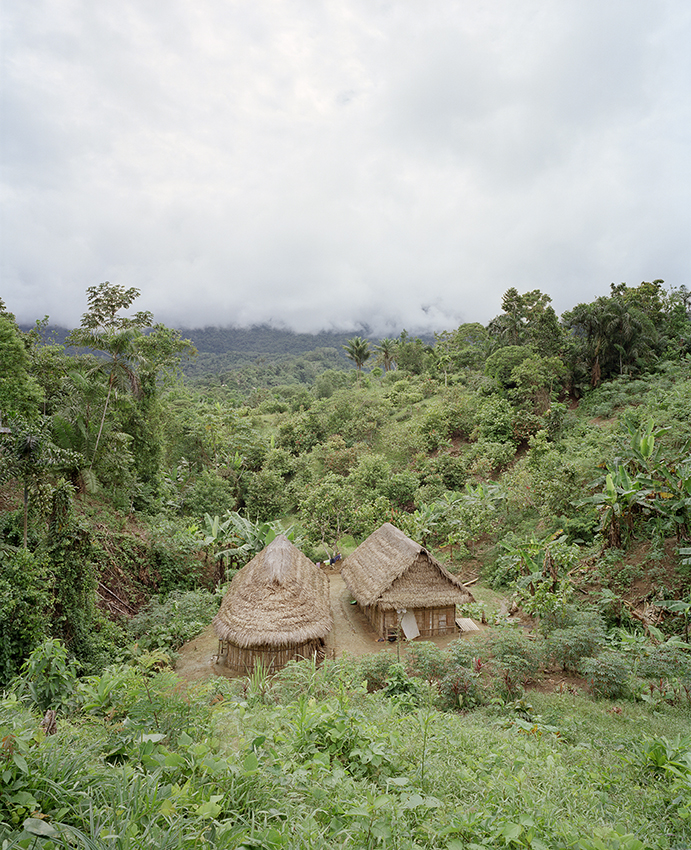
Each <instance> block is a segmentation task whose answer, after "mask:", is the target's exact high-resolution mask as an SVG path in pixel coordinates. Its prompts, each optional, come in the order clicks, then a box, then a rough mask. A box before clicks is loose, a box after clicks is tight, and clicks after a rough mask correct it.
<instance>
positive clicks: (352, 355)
mask: <svg viewBox="0 0 691 850" xmlns="http://www.w3.org/2000/svg"><path fill="white" fill-rule="evenodd" d="M343 348H344V350H345V353H346V356H347V357H348V359H349V360H352V361H353V363H355V366H356V367H357V373H358V374H357V379H358V384H359V383H360V374H361V372H362V367H363V366H364V364H365V363H366V362H367V361H368V360H369V358H370V355H371V354H372V352H371V351H370V347H369V342H368V341H367V340H366V339H362V338H361V337H359V336H354V337H353V338H352V339H349V340H348V342H347V343H346V344H345V345H344V346H343Z"/></svg>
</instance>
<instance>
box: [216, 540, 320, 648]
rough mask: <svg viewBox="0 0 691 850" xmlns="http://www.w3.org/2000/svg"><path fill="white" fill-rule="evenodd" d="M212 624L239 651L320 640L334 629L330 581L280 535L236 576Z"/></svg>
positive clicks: (219, 634) (222, 637)
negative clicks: (239, 649) (332, 627)
mask: <svg viewBox="0 0 691 850" xmlns="http://www.w3.org/2000/svg"><path fill="white" fill-rule="evenodd" d="M213 623H214V628H215V629H216V634H217V635H218V637H219V638H220V639H221V640H228V641H231V642H232V643H234V644H235V645H236V646H240V647H242V648H243V649H249V648H251V647H259V646H275V647H279V646H294V645H296V646H298V645H301V644H303V643H307V642H308V641H310V640H316V639H318V638H323V637H325V636H326V635H327V634H328V633H329V631H330V630H331V626H332V617H331V605H330V601H329V580H328V578H327V577H326V575H324V573H323V572H322V571H321V570H320V569H319V568H318V567H317V566H316V565H315V564H313V563H312V561H310V560H309V558H307V557H306V556H305V555H303V554H302V552H301V551H300V550H299V549H298V548H297V547H296V546H293V544H292V543H291V542H290V540H288V538H287V537H285V536H284V535H283V534H281V535H279V536H278V537H276V538H275V539H274V540H273V541H272V542H271V543H269V545H268V546H267V547H266V548H265V549H262V551H261V552H260V553H259V554H258V555H256V556H255V557H254V558H253V559H252V560H251V561H250V562H249V564H247V565H246V566H244V567H243V568H242V569H241V570H240V571H239V572H238V573H237V575H236V576H235V578H234V579H233V581H232V582H231V584H230V588H229V589H228V592H227V593H226V595H225V596H224V597H223V602H222V603H221V608H220V610H219V612H218V614H217V615H216V616H215V617H214V620H213Z"/></svg>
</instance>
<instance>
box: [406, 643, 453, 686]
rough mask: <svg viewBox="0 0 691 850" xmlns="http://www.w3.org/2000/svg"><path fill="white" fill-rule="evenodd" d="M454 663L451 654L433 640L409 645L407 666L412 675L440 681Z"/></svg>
mask: <svg viewBox="0 0 691 850" xmlns="http://www.w3.org/2000/svg"><path fill="white" fill-rule="evenodd" d="M452 663H453V662H452V659H451V655H450V654H449V653H448V652H445V651H444V650H443V649H440V648H439V647H438V646H436V645H435V644H433V643H432V642H431V641H428V640H425V641H420V642H419V643H417V642H415V643H411V644H410V645H409V646H408V663H407V665H406V667H407V670H408V672H409V673H410V675H411V676H418V677H419V678H420V679H425V680H426V681H428V682H429V681H431V680H432V679H436V680H437V681H440V680H441V679H443V678H444V676H445V675H446V674H447V673H448V672H449V667H450V666H451V664H452Z"/></svg>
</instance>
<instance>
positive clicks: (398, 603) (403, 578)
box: [341, 522, 474, 639]
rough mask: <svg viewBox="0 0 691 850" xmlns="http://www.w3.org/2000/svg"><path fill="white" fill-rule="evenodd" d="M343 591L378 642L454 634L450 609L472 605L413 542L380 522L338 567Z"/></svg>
mask: <svg viewBox="0 0 691 850" xmlns="http://www.w3.org/2000/svg"><path fill="white" fill-rule="evenodd" d="M341 575H342V576H343V580H344V581H345V583H346V585H347V586H348V589H349V590H350V592H351V593H352V595H353V597H354V598H355V600H356V601H357V603H358V605H359V606H360V608H361V609H362V611H363V612H364V614H365V616H366V617H367V619H368V620H369V622H370V623H371V624H372V626H373V628H374V630H375V631H376V632H377V634H378V635H379V636H380V637H383V638H393V637H394V636H396V635H397V634H398V631H399V622H400V628H401V629H402V631H403V633H404V634H405V636H406V637H408V638H410V639H412V638H414V637H417V636H418V635H420V636H422V637H431V636H432V635H447V634H453V633H454V632H457V631H458V628H457V626H456V605H461V604H463V603H466V602H474V599H473V595H472V594H471V593H470V591H469V590H468V589H467V588H465V587H464V586H463V584H462V583H461V581H460V580H459V579H457V578H456V577H455V576H453V575H451V573H450V572H449V571H448V570H447V569H446V567H444V566H443V565H442V564H440V563H439V561H437V559H436V558H433V557H432V555H430V553H429V552H428V551H427V550H426V549H425V548H424V547H422V546H420V544H419V543H415V542H414V541H413V540H411V539H410V538H409V537H406V535H405V534H403V532H402V531H399V529H397V528H396V527H395V526H393V525H391V523H388V522H387V523H385V524H384V525H382V527H381V528H379V529H377V531H375V532H374V533H373V534H370V536H369V537H368V538H367V540H365V541H364V543H361V544H360V545H359V546H358V547H357V549H356V550H355V551H354V552H353V553H352V555H348V557H347V558H346V559H345V561H344V562H343V566H342V567H341Z"/></svg>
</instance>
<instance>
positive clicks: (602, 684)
mask: <svg viewBox="0 0 691 850" xmlns="http://www.w3.org/2000/svg"><path fill="white" fill-rule="evenodd" d="M629 663H630V662H629V659H627V657H626V656H625V655H623V654H622V653H621V652H615V651H613V650H608V651H606V652H601V653H600V654H599V655H598V656H597V657H595V658H582V659H581V662H580V667H579V672H580V673H581V675H582V676H584V677H585V678H586V679H587V680H588V685H589V687H590V691H591V693H592V694H593V696H595V697H598V698H601V699H620V698H622V697H626V696H629V694H630V688H629V676H630V672H631V671H630V667H629Z"/></svg>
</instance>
